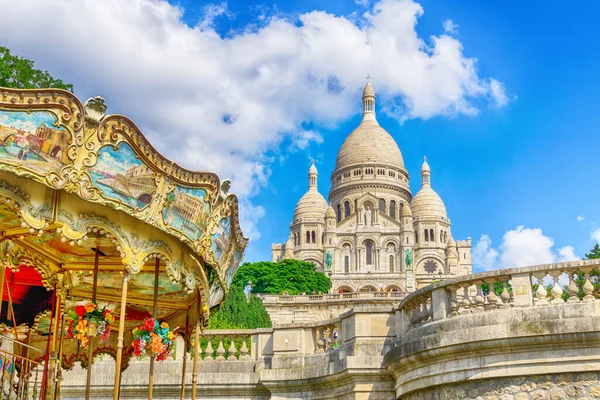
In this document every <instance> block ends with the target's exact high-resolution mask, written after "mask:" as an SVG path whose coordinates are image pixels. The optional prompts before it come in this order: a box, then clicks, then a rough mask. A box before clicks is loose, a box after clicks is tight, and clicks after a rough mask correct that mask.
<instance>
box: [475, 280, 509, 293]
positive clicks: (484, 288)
mask: <svg viewBox="0 0 600 400" xmlns="http://www.w3.org/2000/svg"><path fill="white" fill-rule="evenodd" d="M506 289H507V290H508V293H512V286H511V284H510V283H509V284H507V286H506ZM503 291H504V286H503V285H502V282H500V281H497V282H495V283H494V293H496V296H500V295H501V294H502V292H503ZM481 292H482V293H483V295H484V296H487V295H488V294H489V293H490V284H489V283H482V284H481Z"/></svg>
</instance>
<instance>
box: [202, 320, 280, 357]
mask: <svg viewBox="0 0 600 400" xmlns="http://www.w3.org/2000/svg"><path fill="white" fill-rule="evenodd" d="M272 335H273V329H270V328H265V329H214V330H206V331H204V332H203V334H202V335H201V336H200V349H201V350H202V351H201V353H200V359H201V360H203V361H205V362H210V361H235V360H257V359H258V358H260V357H265V356H270V355H272V353H271V352H270V351H269V349H268V348H267V345H266V343H267V342H268V340H269V338H271V337H272Z"/></svg>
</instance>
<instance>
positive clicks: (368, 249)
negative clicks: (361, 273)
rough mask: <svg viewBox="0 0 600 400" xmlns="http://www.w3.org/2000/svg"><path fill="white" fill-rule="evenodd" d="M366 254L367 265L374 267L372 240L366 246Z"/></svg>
mask: <svg viewBox="0 0 600 400" xmlns="http://www.w3.org/2000/svg"><path fill="white" fill-rule="evenodd" d="M365 253H366V256H367V265H373V243H372V242H371V241H370V240H369V241H368V242H367V243H366V244H365Z"/></svg>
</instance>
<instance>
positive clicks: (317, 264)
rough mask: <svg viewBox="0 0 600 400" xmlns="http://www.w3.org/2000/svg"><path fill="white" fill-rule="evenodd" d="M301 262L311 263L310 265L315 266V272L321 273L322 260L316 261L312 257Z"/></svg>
mask: <svg viewBox="0 0 600 400" xmlns="http://www.w3.org/2000/svg"><path fill="white" fill-rule="evenodd" d="M302 261H305V262H308V263H311V264H312V265H314V266H315V270H316V271H320V272H323V260H318V259H316V258H314V257H308V258H305V259H304V260H302Z"/></svg>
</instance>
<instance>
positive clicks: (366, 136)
mask: <svg viewBox="0 0 600 400" xmlns="http://www.w3.org/2000/svg"><path fill="white" fill-rule="evenodd" d="M360 164H378V165H385V166H389V167H395V168H398V169H404V159H403V158H402V153H401V152H400V148H399V147H398V144H397V143H396V141H395V140H394V138H392V136H391V135H390V134H389V133H387V132H386V130H385V129H383V128H382V127H381V126H379V124H378V123H377V121H375V120H363V121H362V122H361V123H360V125H359V126H358V127H357V128H356V129H355V130H354V131H353V132H352V133H351V134H350V135H349V136H348V137H347V138H346V140H345V141H344V144H343V145H342V148H341V149H340V151H339V153H338V155H337V160H336V162H335V169H336V170H340V169H343V168H345V167H349V166H352V165H360Z"/></svg>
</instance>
